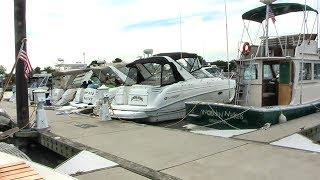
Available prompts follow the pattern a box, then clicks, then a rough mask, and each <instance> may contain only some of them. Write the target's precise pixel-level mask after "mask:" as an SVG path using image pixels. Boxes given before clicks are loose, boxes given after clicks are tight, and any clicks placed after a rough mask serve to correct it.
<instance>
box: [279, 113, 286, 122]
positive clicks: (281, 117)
mask: <svg viewBox="0 0 320 180" xmlns="http://www.w3.org/2000/svg"><path fill="white" fill-rule="evenodd" d="M278 121H279V124H282V123H285V122H287V117H286V116H285V115H284V114H282V113H281V114H280V115H279V118H278Z"/></svg>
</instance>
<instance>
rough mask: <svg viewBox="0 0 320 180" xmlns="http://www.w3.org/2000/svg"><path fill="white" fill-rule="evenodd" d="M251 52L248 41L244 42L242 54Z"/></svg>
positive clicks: (246, 54)
mask: <svg viewBox="0 0 320 180" xmlns="http://www.w3.org/2000/svg"><path fill="white" fill-rule="evenodd" d="M250 52H251V46H250V44H249V43H248V42H245V43H244V44H243V46H242V54H243V55H245V56H248V55H249V54H250Z"/></svg>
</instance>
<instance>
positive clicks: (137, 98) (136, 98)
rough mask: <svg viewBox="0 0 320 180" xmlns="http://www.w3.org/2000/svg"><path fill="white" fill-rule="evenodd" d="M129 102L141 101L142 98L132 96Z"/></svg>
mask: <svg viewBox="0 0 320 180" xmlns="http://www.w3.org/2000/svg"><path fill="white" fill-rule="evenodd" d="M131 101H143V98H142V97H141V96H133V97H132V98H131Z"/></svg>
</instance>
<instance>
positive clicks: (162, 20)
mask: <svg viewBox="0 0 320 180" xmlns="http://www.w3.org/2000/svg"><path fill="white" fill-rule="evenodd" d="M13 2H14V1H13V0H0V55H1V60H0V61H1V65H4V66H5V67H6V69H7V72H10V70H11V68H12V66H13V64H14V61H15V50H14V18H13V17H14V11H13ZM224 2H226V9H227V13H226V14H225V3H224ZM284 2H295V3H301V4H304V3H305V0H286V1H285V0H278V1H277V2H276V3H284ZM306 2H307V4H308V5H309V6H311V7H313V8H314V9H317V6H318V4H317V0H306ZM262 5H263V4H262V3H261V2H259V0H55V1H52V0H27V4H26V23H27V39H28V42H27V47H28V49H27V52H28V56H29V59H30V62H31V64H32V66H33V68H35V67H41V68H44V67H47V66H51V67H54V65H55V64H58V63H59V62H58V59H64V62H65V63H76V62H82V63H83V62H85V63H90V62H91V61H92V60H98V59H100V60H106V61H107V62H111V61H112V60H114V59H115V58H120V59H123V60H124V61H126V62H131V61H134V60H135V59H137V57H138V56H143V50H144V49H153V51H154V54H156V53H162V52H178V51H181V50H182V51H184V52H190V53H197V54H198V55H201V56H203V57H204V58H205V59H206V60H207V61H215V60H232V59H236V58H237V55H238V46H239V42H240V41H241V37H242V32H243V27H244V26H243V21H242V19H241V15H242V14H243V13H244V12H246V11H248V10H251V9H253V8H256V7H259V6H262ZM292 14H293V15H291V16H286V18H285V17H282V16H278V17H276V18H277V20H276V23H275V24H276V26H277V32H278V33H279V34H288V32H290V33H292V34H296V33H299V32H300V30H301V23H302V21H303V15H302V14H301V13H299V14H298V13H292ZM313 14H315V13H313ZM310 16H311V15H310ZM226 17H227V18H226ZM300 17H301V18H300ZM226 19H227V21H226ZM226 22H227V23H226ZM315 22H316V21H315V20H314V18H312V19H311V21H310V22H309V21H308V23H309V24H310V25H308V29H307V30H308V32H309V31H311V29H312V27H314V26H313V24H314V23H315ZM226 26H227V27H228V31H227V33H226ZM255 26H256V30H255V31H252V32H251V31H250V34H251V33H257V32H258V31H257V29H258V27H259V24H258V23H252V24H250V27H253V28H254V27H255ZM280 26H281V27H280ZM272 28H273V29H272ZM317 28H319V27H317V26H315V28H313V29H315V30H313V32H314V33H316V32H317V30H316V29H317ZM293 29H295V30H296V31H293ZM271 32H275V28H274V27H271ZM226 34H228V35H226ZM254 36H255V35H254ZM254 36H253V37H254ZM227 37H228V38H227ZM243 37H244V38H245V37H246V33H244V36H243ZM248 37H249V36H248ZM248 37H247V38H248ZM251 38H252V37H251ZM227 39H228V41H227ZM254 39H255V38H252V40H254ZM227 42H228V43H227ZM227 47H228V51H227Z"/></svg>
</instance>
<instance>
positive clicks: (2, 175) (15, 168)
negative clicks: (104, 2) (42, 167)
mask: <svg viewBox="0 0 320 180" xmlns="http://www.w3.org/2000/svg"><path fill="white" fill-rule="evenodd" d="M0 179H1V180H9V179H10V180H11V179H23V180H27V179H30V180H31V179H32V180H34V179H44V178H43V177H42V176H40V175H39V174H38V172H36V171H34V170H33V169H32V168H31V167H30V166H29V165H28V164H26V163H25V162H23V161H20V162H15V163H10V164H5V165H1V166H0Z"/></svg>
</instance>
